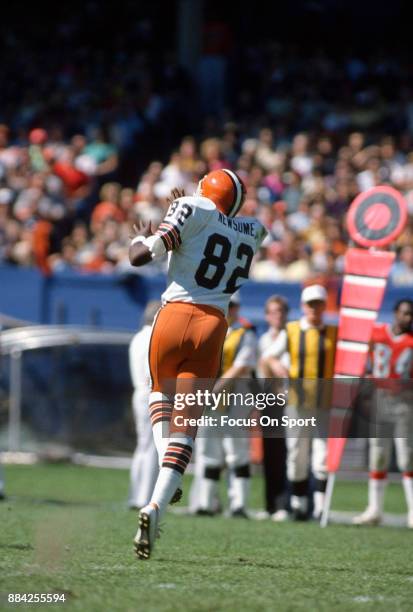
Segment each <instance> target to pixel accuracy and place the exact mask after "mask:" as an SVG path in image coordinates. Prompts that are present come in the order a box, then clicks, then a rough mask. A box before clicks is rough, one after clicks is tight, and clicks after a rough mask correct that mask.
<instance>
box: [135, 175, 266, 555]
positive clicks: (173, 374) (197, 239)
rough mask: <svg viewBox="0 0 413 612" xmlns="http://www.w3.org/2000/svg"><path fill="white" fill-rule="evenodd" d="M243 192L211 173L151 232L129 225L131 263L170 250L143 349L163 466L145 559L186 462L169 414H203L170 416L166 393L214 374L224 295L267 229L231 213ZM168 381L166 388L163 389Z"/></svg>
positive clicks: (147, 527)
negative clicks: (164, 279)
mask: <svg viewBox="0 0 413 612" xmlns="http://www.w3.org/2000/svg"><path fill="white" fill-rule="evenodd" d="M175 195H176V194H175ZM244 197H245V189H244V185H243V183H242V181H241V179H240V178H239V177H238V176H237V174H235V172H232V171H231V170H225V169H223V170H215V171H213V172H210V173H209V174H207V175H205V176H204V178H203V179H202V180H201V181H200V182H199V185H198V189H197V191H196V193H195V195H194V196H191V197H186V196H183V197H178V198H177V199H175V200H174V201H173V202H172V204H171V206H170V208H169V210H168V212H167V214H166V216H165V218H164V220H163V222H162V223H161V224H160V226H159V228H158V229H157V231H156V232H154V233H153V232H152V228H151V225H150V223H148V224H138V225H135V226H134V230H135V234H136V235H135V236H134V237H133V239H132V242H131V246H130V250H129V258H130V262H131V264H132V265H133V266H142V265H145V264H146V263H148V262H150V261H152V260H153V258H156V257H161V256H162V255H164V254H165V253H168V254H169V262H168V280H167V288H166V291H165V292H164V293H163V295H162V304H163V306H162V308H161V309H160V311H159V313H158V315H157V317H156V319H155V323H154V326H153V329H152V335H151V341H150V348H149V366H150V374H151V379H152V392H151V395H150V405H149V409H150V413H151V419H152V428H153V434H154V440H155V445H156V447H157V450H158V455H159V456H160V457H162V464H161V468H160V471H159V475H158V478H157V481H156V484H155V489H154V491H153V495H152V498H151V501H150V503H149V504H148V505H147V506H145V507H144V508H142V509H141V511H140V513H139V528H138V531H137V534H136V536H135V540H134V542H135V550H136V553H137V556H138V558H140V559H147V558H149V556H150V554H151V551H152V549H153V546H154V541H155V537H156V535H157V532H158V524H159V520H160V518H161V517H162V515H163V514H164V512H165V510H166V506H167V504H168V503H169V502H170V501H171V498H173V497H174V496H175V495H176V493H177V490H178V489H179V488H180V484H181V480H182V475H183V473H184V472H185V469H186V467H187V465H188V463H189V461H190V459H191V454H192V447H193V443H194V439H195V436H196V427H194V426H193V425H190V424H188V425H184V426H182V425H180V426H177V424H176V423H177V420H175V419H176V417H177V416H178V415H182V420H181V419H180V420H179V422H180V423H184V424H185V423H189V419H190V418H192V419H193V418H195V419H196V418H199V417H200V416H201V415H202V412H203V406H196V407H193V406H192V407H190V406H185V408H184V409H183V410H182V411H179V412H178V413H177V412H176V410H175V409H174V407H173V394H174V393H183V394H184V395H185V394H188V393H189V392H190V391H191V390H192V392H194V393H196V391H197V390H198V389H199V379H204V380H205V379H209V380H212V381H213V379H215V378H216V377H217V375H218V372H219V369H220V363H221V352H222V346H223V343H224V340H225V335H226V332H227V321H226V318H225V315H226V313H227V308H228V303H229V300H230V298H231V295H232V294H233V293H235V291H236V290H237V289H239V287H241V286H242V285H243V284H244V283H245V282H246V281H247V279H248V274H249V270H250V266H251V262H252V258H253V257H254V254H255V253H256V251H257V250H258V248H259V247H260V245H261V242H262V240H263V239H264V237H265V234H266V230H265V228H264V227H263V226H262V225H261V223H260V222H259V221H257V220H256V219H254V218H250V217H248V218H247V217H238V218H235V216H236V214H237V213H238V211H239V210H240V208H241V206H242V203H243V200H244ZM171 380H173V381H174V389H173V393H171V390H170V388H168V387H167V382H168V384H170V381H171ZM197 381H198V384H197ZM165 425H166V427H165Z"/></svg>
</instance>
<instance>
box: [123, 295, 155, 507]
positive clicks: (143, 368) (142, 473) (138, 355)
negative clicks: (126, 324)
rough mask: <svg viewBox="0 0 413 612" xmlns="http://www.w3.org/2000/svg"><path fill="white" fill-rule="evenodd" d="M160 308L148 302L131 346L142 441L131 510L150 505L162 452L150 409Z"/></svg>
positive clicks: (135, 460)
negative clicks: (153, 350)
mask: <svg viewBox="0 0 413 612" xmlns="http://www.w3.org/2000/svg"><path fill="white" fill-rule="evenodd" d="M160 307H161V303H160V302H159V301H152V302H149V303H148V305H147V306H146V308H145V312H144V315H143V326H142V328H141V329H140V331H139V332H138V333H137V334H135V336H134V337H133V338H132V341H131V343H130V346H129V366H130V373H131V378H132V383H133V386H134V392H133V400H132V402H133V416H134V420H135V426H136V434H137V438H138V440H137V445H136V449H135V452H134V455H133V458H132V465H131V471H130V491H129V508H132V509H135V508H143V506H146V504H147V503H148V502H149V500H150V498H151V495H152V491H153V488H154V486H155V482H156V477H157V475H158V453H157V451H156V446H155V442H154V440H153V434H152V424H151V419H150V416H149V409H148V406H149V395H150V392H151V386H150V385H151V381H150V374H149V360H148V353H149V341H150V338H151V332H152V323H153V320H154V318H155V315H156V313H157V312H158V310H159V308H160ZM161 460H162V458H160V461H161Z"/></svg>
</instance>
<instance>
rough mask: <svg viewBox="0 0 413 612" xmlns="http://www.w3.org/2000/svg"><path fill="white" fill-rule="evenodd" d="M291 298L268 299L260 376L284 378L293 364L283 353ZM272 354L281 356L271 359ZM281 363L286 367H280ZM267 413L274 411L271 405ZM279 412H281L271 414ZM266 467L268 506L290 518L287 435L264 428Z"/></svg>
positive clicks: (271, 512) (277, 516) (269, 511)
mask: <svg viewBox="0 0 413 612" xmlns="http://www.w3.org/2000/svg"><path fill="white" fill-rule="evenodd" d="M288 310H289V308H288V302H287V301H286V300H285V299H284V298H283V297H281V296H280V295H272V296H271V297H269V298H268V300H267V301H266V303H265V320H266V322H267V323H268V326H269V328H268V331H266V332H265V333H264V334H263V335H262V336H261V338H260V339H259V342H258V356H259V363H258V368H257V371H258V375H259V377H260V378H269V379H272V378H274V377H275V378H279V377H280V378H283V377H284V374H285V371H284V368H285V369H288V367H289V355H288V351H287V350H285V352H284V353H283V354H279V347H280V346H285V345H286V344H287V332H286V329H285V326H286V323H287V316H288ZM272 357H276V358H277V359H274V360H271V358H272ZM278 363H281V365H282V370H279V369H277V365H278ZM265 412H266V413H270V412H271V408H270V407H268V408H267V409H266V411H265ZM270 416H277V415H275V414H274V415H272V414H271V415H270ZM263 433H264V436H263V469H264V481H265V510H266V512H267V514H268V516H270V517H271V519H272V520H273V521H276V522H280V521H285V520H287V519H288V513H287V510H286V502H287V499H286V496H287V478H286V447H285V439H284V438H283V437H268V436H266V435H265V431H264V432H263Z"/></svg>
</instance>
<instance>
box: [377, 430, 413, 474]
mask: <svg viewBox="0 0 413 612" xmlns="http://www.w3.org/2000/svg"><path fill="white" fill-rule="evenodd" d="M394 444H395V447H396V460H397V467H398V468H399V470H400V471H401V472H412V471H413V441H412V440H408V439H407V438H394ZM392 447H393V439H392V438H370V444H369V469H370V471H372V472H387V470H388V469H389V467H390V460H391V451H392Z"/></svg>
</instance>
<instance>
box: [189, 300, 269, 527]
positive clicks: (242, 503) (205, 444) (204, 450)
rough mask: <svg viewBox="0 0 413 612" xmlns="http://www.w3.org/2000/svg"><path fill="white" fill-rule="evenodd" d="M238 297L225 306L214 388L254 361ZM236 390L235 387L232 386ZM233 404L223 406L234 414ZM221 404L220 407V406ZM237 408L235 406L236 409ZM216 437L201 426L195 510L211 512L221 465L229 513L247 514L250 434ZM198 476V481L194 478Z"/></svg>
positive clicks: (252, 337) (251, 334)
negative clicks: (225, 328)
mask: <svg viewBox="0 0 413 612" xmlns="http://www.w3.org/2000/svg"><path fill="white" fill-rule="evenodd" d="M240 306H241V300H240V297H239V295H238V294H237V293H235V294H234V295H233V296H232V297H231V300H230V302H229V307H228V315H227V321H228V331H227V335H226V338H225V342H224V346H223V351H222V367H221V377H220V380H219V382H218V383H217V385H218V386H219V388H218V386H217V385H216V386H215V388H214V391H218V390H222V389H224V388H225V387H226V385H227V383H228V381H230V380H231V379H239V378H242V379H243V381H244V380H245V379H249V378H250V377H251V376H252V373H253V370H254V368H255V365H256V362H257V337H256V333H255V329H254V327H253V326H252V325H251V323H249V321H247V320H246V319H244V318H243V317H241V316H239V310H240ZM232 390H233V391H234V392H236V390H237V389H236V387H235V388H233V389H232ZM237 408H238V407H237V406H236V405H235V406H233V407H227V408H226V412H227V413H228V414H229V415H231V416H234V414H235V413H236V412H237ZM223 409H224V408H220V410H223ZM238 411H239V409H238ZM232 433H233V432H231V431H230V432H229V435H226V436H223V437H219V436H217V435H216V432H215V430H214V429H213V428H212V427H208V426H204V427H203V428H202V434H201V432H200V435H199V436H198V439H197V461H199V462H200V463H201V465H202V472H201V476H200V478H199V479H197V478H195V479H194V481H193V483H192V487H193V488H195V491H197V489H198V493H199V497H198V508H197V510H196V513H197V514H200V515H209V516H212V515H214V514H215V507H214V505H215V503H216V500H217V499H218V489H219V480H220V477H221V472H222V469H223V468H224V467H225V466H226V467H227V468H228V471H229V491H228V494H229V495H228V497H229V502H230V514H231V516H233V517H242V518H248V514H247V502H248V494H249V485H250V458H249V449H250V438H248V437H245V438H244V437H240V436H233V435H231V434H232ZM197 480H199V482H197Z"/></svg>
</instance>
